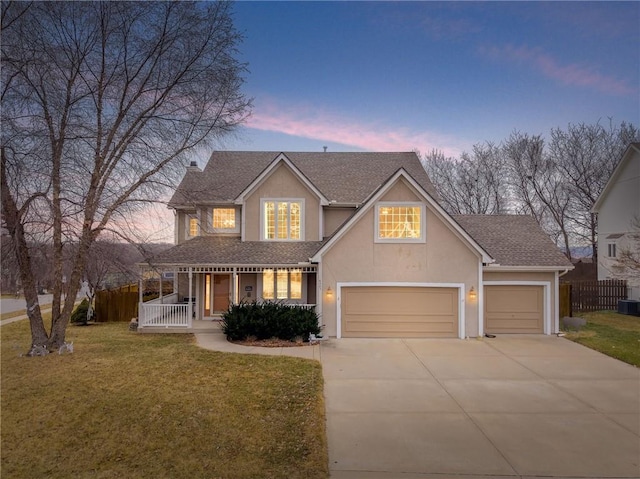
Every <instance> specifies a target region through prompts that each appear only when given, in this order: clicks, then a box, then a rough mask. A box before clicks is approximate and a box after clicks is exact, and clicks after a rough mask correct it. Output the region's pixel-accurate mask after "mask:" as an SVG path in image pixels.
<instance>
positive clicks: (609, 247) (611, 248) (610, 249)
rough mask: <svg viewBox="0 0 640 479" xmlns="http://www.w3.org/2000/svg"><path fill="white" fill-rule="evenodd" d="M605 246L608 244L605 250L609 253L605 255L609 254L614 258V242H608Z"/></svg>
mask: <svg viewBox="0 0 640 479" xmlns="http://www.w3.org/2000/svg"><path fill="white" fill-rule="evenodd" d="M607 246H608V251H607V252H608V253H609V254H608V255H607V256H609V258H615V257H616V253H617V251H616V244H615V243H609V244H608V245H607Z"/></svg>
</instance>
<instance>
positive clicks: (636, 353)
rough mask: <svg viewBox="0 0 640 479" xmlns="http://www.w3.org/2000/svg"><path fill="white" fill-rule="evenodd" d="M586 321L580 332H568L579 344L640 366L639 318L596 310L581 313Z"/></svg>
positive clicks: (571, 338) (570, 337)
mask: <svg viewBox="0 0 640 479" xmlns="http://www.w3.org/2000/svg"><path fill="white" fill-rule="evenodd" d="M579 316H580V317H583V318H585V319H586V320H587V324H586V326H583V327H582V329H581V330H580V331H566V337H567V338H568V339H570V340H572V341H575V342H576V343H580V344H583V345H585V346H587V347H589V348H591V349H595V350H596V351H600V352H601V353H604V354H606V355H608V356H611V357H614V358H616V359H620V360H621V361H624V362H625V363H629V364H632V365H634V366H636V367H640V317H638V316H628V315H624V314H618V313H616V312H613V311H597V312H594V313H584V314H580V315H579Z"/></svg>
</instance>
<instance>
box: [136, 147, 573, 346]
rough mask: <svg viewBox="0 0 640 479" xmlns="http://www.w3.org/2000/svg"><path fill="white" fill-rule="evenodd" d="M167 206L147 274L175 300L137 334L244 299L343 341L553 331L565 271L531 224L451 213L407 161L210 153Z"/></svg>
mask: <svg viewBox="0 0 640 479" xmlns="http://www.w3.org/2000/svg"><path fill="white" fill-rule="evenodd" d="M169 206H170V207H171V208H173V210H174V211H175V221H176V226H175V229H176V232H175V235H176V245H175V246H174V247H173V248H171V249H169V250H167V251H165V252H163V253H162V254H160V255H159V256H157V257H156V258H155V259H154V261H153V267H154V268H155V269H156V270H157V271H162V272H164V273H165V274H166V273H169V274H173V275H174V278H175V284H176V288H177V292H176V294H174V295H173V296H172V297H171V298H165V299H163V301H164V302H165V303H166V302H167V299H169V300H170V302H171V304H169V305H167V304H162V305H146V304H145V305H141V314H140V326H139V327H140V329H141V330H143V331H144V330H145V329H147V330H153V329H154V328H157V327H159V326H160V327H163V326H164V327H174V326H178V327H179V326H182V327H185V328H186V329H188V328H190V326H191V324H192V323H191V321H192V317H195V319H197V320H206V319H212V318H214V317H217V315H219V314H220V313H221V312H223V311H225V310H226V309H227V307H228V306H229V304H230V303H231V302H233V303H237V302H240V301H251V300H280V301H286V302H289V303H296V304H300V305H307V307H314V308H315V310H316V312H317V313H318V315H319V316H320V321H321V323H322V324H323V325H324V327H325V334H327V335H329V336H333V337H338V338H340V337H412V336H413V337H458V338H465V337H474V336H482V335H483V334H484V333H485V332H491V333H545V334H551V333H555V332H557V331H558V309H559V308H558V294H557V292H558V278H559V275H561V274H562V273H563V272H566V271H567V270H569V269H571V268H572V265H571V263H569V262H568V261H567V259H566V258H565V256H564V255H563V254H561V253H560V251H559V250H558V249H557V248H556V246H555V245H554V244H553V243H552V241H551V240H550V239H549V238H548V236H547V235H546V234H545V233H544V232H543V231H542V230H541V229H540V227H539V226H538V225H537V224H536V222H535V221H534V220H533V219H532V218H531V217H528V216H509V215H500V216H484V215H477V216H473V215H471V216H468V215H464V216H451V215H449V214H448V213H447V212H446V211H445V210H444V209H443V208H442V207H441V206H440V205H439V203H438V195H437V192H436V191H435V189H434V187H433V185H432V184H431V181H430V180H429V177H428V176H427V174H426V172H425V170H424V168H423V166H422V164H421V163H420V160H419V158H418V157H417V156H416V154H415V153H333V152H324V153H320V152H318V153H309V152H306V153H305V152H287V153H278V152H231V151H222V152H214V153H213V154H212V156H211V158H210V160H209V162H208V164H207V165H206V166H205V168H204V170H200V169H199V168H197V167H195V166H192V167H190V168H188V171H187V172H186V174H185V177H184V179H183V180H182V182H181V183H180V185H179V186H178V188H177V190H176V191H175V194H174V195H173V197H172V198H171V201H170V202H169ZM184 301H186V302H187V303H188V305H186V306H181V305H179V304H178V303H180V302H184ZM189 307H192V308H193V315H191V314H184V313H183V312H184V311H186V310H187V308H189Z"/></svg>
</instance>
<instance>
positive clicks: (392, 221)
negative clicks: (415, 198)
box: [376, 203, 425, 243]
mask: <svg viewBox="0 0 640 479" xmlns="http://www.w3.org/2000/svg"><path fill="white" fill-rule="evenodd" d="M376 241H377V242H392V243H395V242H416V243H423V242H424V241H425V217H424V206H423V205H422V204H420V203H378V204H377V205H376Z"/></svg>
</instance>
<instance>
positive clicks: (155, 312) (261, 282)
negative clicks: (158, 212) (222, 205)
mask: <svg viewBox="0 0 640 479" xmlns="http://www.w3.org/2000/svg"><path fill="white" fill-rule="evenodd" d="M142 268H143V274H142V275H141V278H149V277H153V276H155V277H156V278H159V277H160V278H163V279H164V280H165V281H167V280H172V281H173V292H172V293H171V294H169V295H163V294H162V292H161V293H160V297H158V298H156V299H154V300H152V301H146V302H145V301H143V294H144V285H143V279H141V280H140V282H141V284H140V288H139V291H140V299H139V301H140V304H139V308H138V311H139V314H138V331H140V332H156V331H161V332H169V331H172V332H192V331H193V330H195V329H206V325H207V324H210V325H212V326H214V325H215V327H218V325H217V321H216V320H219V319H220V318H221V315H222V313H224V312H225V311H227V310H228V308H229V306H230V305H231V304H239V303H240V302H251V301H255V300H257V301H280V302H284V303H287V304H291V305H294V306H297V307H304V308H314V309H315V306H316V298H317V297H318V294H319V293H318V283H317V266H316V265H312V264H306V265H290V264H288V265H282V264H279V265H278V264H274V265H252V266H247V265H234V266H227V265H210V266H189V265H177V264H173V265H166V264H165V265H161V266H155V267H151V266H148V265H147V266H143V267H142Z"/></svg>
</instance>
